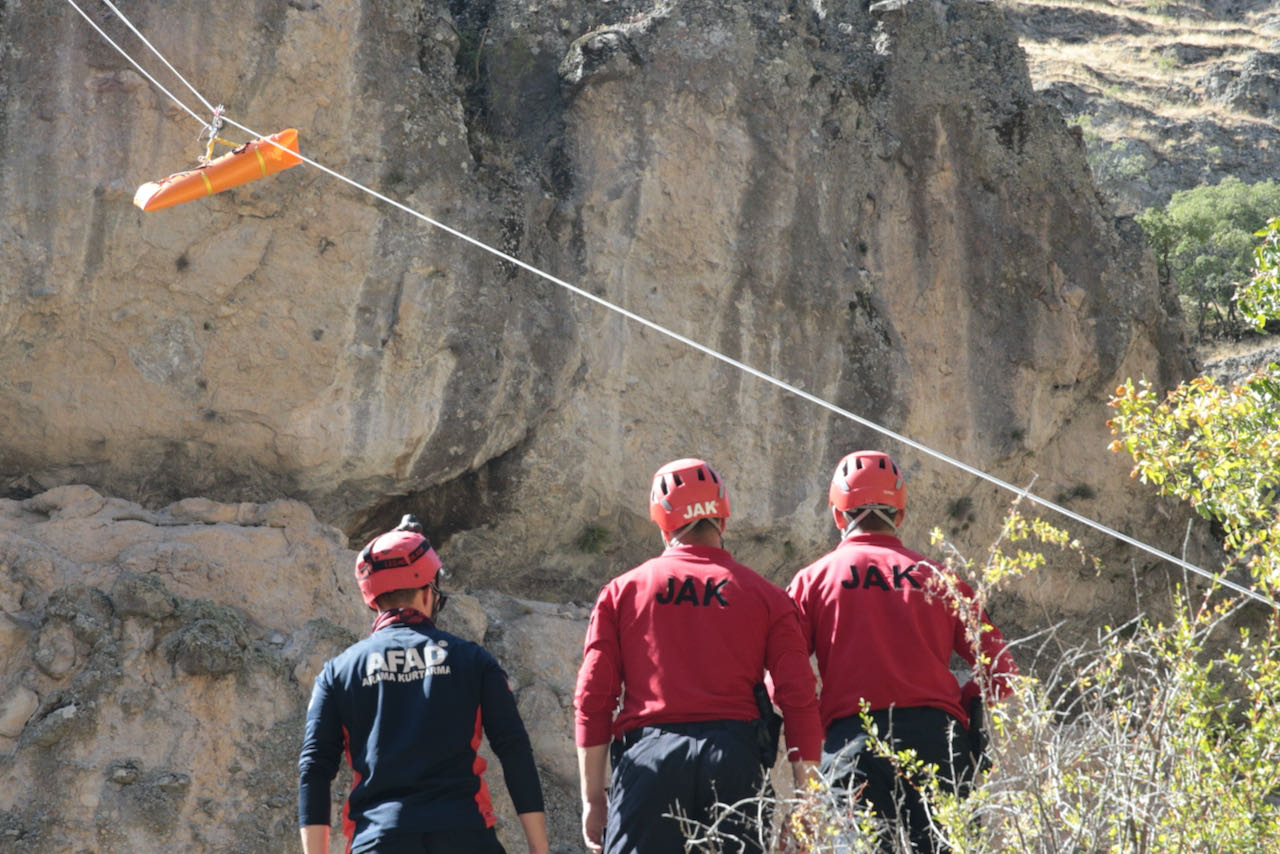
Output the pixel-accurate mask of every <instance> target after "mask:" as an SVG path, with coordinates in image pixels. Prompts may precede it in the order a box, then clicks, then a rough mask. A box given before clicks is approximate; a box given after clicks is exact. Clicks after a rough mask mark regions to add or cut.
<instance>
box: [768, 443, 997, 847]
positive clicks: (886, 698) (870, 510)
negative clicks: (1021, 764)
mask: <svg viewBox="0 0 1280 854" xmlns="http://www.w3.org/2000/svg"><path fill="white" fill-rule="evenodd" d="M828 498H829V504H830V507H831V512H832V518H833V520H834V521H835V524H836V528H837V529H839V531H840V544H839V545H837V546H836V547H835V549H834V550H832V551H831V552H829V553H828V554H827V555H825V556H824V557H822V558H821V559H820V560H818V561H816V562H815V563H813V564H811V565H810V566H808V567H806V568H804V569H802V570H800V571H799V572H798V573H796V576H795V578H794V579H793V580H792V582H791V584H790V586H789V587H788V588H787V592H788V593H790V595H791V597H792V599H794V600H795V603H796V606H797V607H798V608H799V611H800V622H801V626H802V628H803V630H804V632H805V636H806V638H807V640H808V644H809V649H810V650H811V651H812V652H813V653H814V654H815V655H816V657H817V661H818V676H819V680H820V683H821V685H822V691H821V700H820V707H821V714H822V725H823V728H824V731H825V739H824V742H823V749H822V770H823V774H824V776H826V777H827V778H828V779H834V780H836V781H837V785H841V786H848V787H849V789H850V791H854V790H857V788H858V787H859V786H865V787H864V788H862V790H861V796H862V797H864V798H866V799H867V800H868V801H869V802H870V804H871V806H872V808H873V809H874V811H875V812H876V814H877V815H879V816H880V817H882V818H885V819H888V820H890V821H892V822H895V824H896V828H897V830H896V831H895V832H898V833H899V834H901V831H905V832H906V834H907V837H908V838H909V840H910V844H911V845H912V847H913V848H914V850H916V851H934V850H936V846H935V842H934V838H933V834H931V833H930V830H929V818H928V811H927V804H925V803H924V802H923V800H922V799H921V797H920V795H919V792H918V789H916V788H915V787H914V786H913V785H911V784H909V783H907V782H905V781H904V780H903V779H902V777H901V775H899V774H897V773H896V772H895V768H894V766H893V763H892V762H891V761H890V760H889V759H887V758H883V757H877V756H875V755H873V753H872V751H871V750H870V748H869V746H868V745H867V732H866V727H865V726H864V724H863V720H862V717H861V713H862V712H863V711H864V710H865V711H868V712H869V713H870V715H869V717H870V719H871V721H872V722H873V723H874V724H875V729H876V731H877V732H878V734H879V736H880V738H882V739H886V740H888V741H889V743H890V744H891V745H892V747H893V749H894V750H895V751H898V750H902V749H906V748H912V749H914V750H915V751H916V752H917V756H918V757H919V759H920V760H921V761H922V762H924V763H925V764H929V763H935V764H936V765H937V766H938V769H939V770H938V775H939V780H940V783H941V787H942V788H943V789H945V790H947V791H959V792H961V793H964V792H966V791H967V790H968V786H969V784H970V782H971V781H972V778H973V774H974V770H973V769H974V762H975V761H976V759H977V757H976V755H971V754H972V753H973V751H971V747H970V745H971V742H970V735H971V734H970V732H969V729H968V728H969V725H970V708H971V706H972V708H974V709H975V710H980V709H981V708H982V706H981V703H982V700H981V697H982V695H983V694H986V695H987V697H988V699H993V698H1000V697H1003V696H1004V695H1006V694H1007V693H1008V691H1009V689H1010V686H1009V684H1008V679H1009V677H1010V676H1011V675H1013V674H1016V673H1017V666H1016V665H1015V664H1014V661H1013V657H1012V656H1011V655H1010V654H1009V651H1008V649H1007V647H1006V645H1005V640H1004V637H1003V636H1002V635H1001V633H1000V632H999V630H997V629H996V628H995V626H993V625H992V624H991V622H990V620H989V619H988V618H987V615H986V614H985V613H983V612H982V611H981V609H980V608H978V606H976V605H974V604H973V591H972V589H971V588H970V587H969V586H968V585H967V584H965V583H964V581H962V580H961V579H959V578H958V577H956V576H955V575H954V574H952V573H950V571H949V570H947V569H945V568H944V567H942V566H940V565H937V564H934V563H931V562H930V561H929V560H928V559H926V558H925V557H924V556H923V555H920V554H917V553H916V552H913V551H910V550H909V549H907V548H905V547H904V546H903V545H902V542H901V541H900V540H899V539H898V536H897V530H898V527H899V526H901V525H902V522H903V519H904V518H905V516H906V508H907V493H906V487H905V485H904V483H903V478H902V473H901V472H900V471H899V470H898V467H897V465H895V464H894V462H893V460H892V459H890V458H889V457H888V455H886V454H883V453H881V452H879V451H855V452H854V453H852V454H849V455H848V456H846V457H845V458H844V459H842V460H841V461H840V464H839V465H837V466H836V470H835V474H834V475H833V476H832V479H831V487H830V490H829V493H828ZM966 617H972V620H969V621H967V620H966ZM972 626H981V632H980V637H981V640H980V642H979V645H978V647H977V648H975V646H974V643H973V640H972V637H973V634H974V633H973V632H971V631H970V628H971V627H972ZM953 652H954V653H956V654H957V655H959V656H960V657H961V658H962V659H964V660H965V661H966V662H968V664H969V665H970V667H971V668H973V671H974V673H975V675H976V677H977V678H975V679H973V680H970V681H968V682H966V683H965V684H964V685H963V686H961V685H960V684H959V681H958V680H957V678H956V676H955V675H954V674H953V673H952V672H951V669H950V661H951V654H952V653H953ZM974 735H976V733H975V734H974ZM882 843H883V845H884V847H886V848H891V847H892V846H891V843H890V842H889V841H888V838H887V837H886V838H884V839H883V840H882Z"/></svg>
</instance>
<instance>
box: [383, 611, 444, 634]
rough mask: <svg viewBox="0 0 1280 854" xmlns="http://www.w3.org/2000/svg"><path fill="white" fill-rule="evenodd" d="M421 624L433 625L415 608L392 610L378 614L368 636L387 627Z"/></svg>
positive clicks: (429, 619)
mask: <svg viewBox="0 0 1280 854" xmlns="http://www.w3.org/2000/svg"><path fill="white" fill-rule="evenodd" d="M423 623H426V624H427V625H434V624H433V623H432V622H431V618H430V617H428V616H427V615H426V614H424V613H422V612H421V611H419V610H418V609H417V608H392V609H391V610H390V611H383V612H381V613H379V614H378V617H377V619H375V620H374V621H373V628H372V629H370V630H369V634H373V633H374V632H376V631H378V630H379V629H385V628H386V627H387V626H417V625H421V624H423Z"/></svg>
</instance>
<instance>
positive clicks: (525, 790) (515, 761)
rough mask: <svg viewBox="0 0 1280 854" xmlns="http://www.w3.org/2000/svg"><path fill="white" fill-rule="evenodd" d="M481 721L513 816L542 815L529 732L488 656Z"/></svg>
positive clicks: (503, 675) (502, 676) (498, 669)
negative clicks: (495, 757) (507, 794)
mask: <svg viewBox="0 0 1280 854" xmlns="http://www.w3.org/2000/svg"><path fill="white" fill-rule="evenodd" d="M480 720H481V722H482V723H483V725H484V734H485V738H487V739H488V740H489V746H490V747H492V748H493V752H494V753H495V754H496V755H497V757H498V761H499V762H501V763H502V777H503V779H504V780H505V781H506V783H507V792H508V793H509V794H510V795H511V804H512V806H514V807H515V810H516V813H517V814H519V813H528V812H542V811H543V802H542V783H541V781H540V780H539V779H538V766H537V764H536V763H535V762H534V759H533V747H532V746H531V745H530V744H529V733H528V731H527V730H526V729H525V727H524V721H523V720H522V719H521V718H520V711H519V709H518V708H517V707H516V698H515V696H514V695H513V694H512V693H511V687H510V685H509V684H508V682H507V674H506V673H505V672H504V671H503V669H502V667H501V666H499V664H498V662H497V661H496V660H495V659H493V658H492V657H490V656H486V662H485V666H484V676H483V681H482V683H481V686H480Z"/></svg>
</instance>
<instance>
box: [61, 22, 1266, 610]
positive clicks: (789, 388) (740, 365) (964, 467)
mask: <svg viewBox="0 0 1280 854" xmlns="http://www.w3.org/2000/svg"><path fill="white" fill-rule="evenodd" d="M67 2H68V3H71V4H72V5H73V6H74V5H75V3H74V2H73V0H67ZM103 2H104V3H105V2H108V0H103ZM108 5H110V4H109V3H108ZM113 8H114V7H113ZM77 9H78V7H77ZM81 14H82V15H83V14H84V13H83V12H81ZM117 14H119V13H118V12H117ZM121 17H122V18H123V16H121ZM87 19H88V18H87V16H86V20H87ZM91 23H92V22H91ZM94 28H95V29H98V28H97V26H96V25H95V26H94ZM130 28H132V25H131V24H130ZM98 32H99V33H101V32H102V30H100V29H99V30H98ZM135 32H136V31H135ZM103 37H104V38H105V37H106V35H105V33H104V34H103ZM107 40H108V41H111V40H110V39H107ZM111 45H112V46H113V47H115V48H116V50H118V51H120V50H121V49H120V47H119V46H118V45H116V44H115V42H111ZM152 50H154V48H152ZM121 53H123V51H121ZM126 58H128V59H129V61H130V62H133V60H132V59H131V58H129V57H128V55H127V54H126ZM167 64H168V63H167V62H166V65H167ZM134 65H135V66H137V63H134ZM139 70H141V69H139ZM144 73H145V72H144ZM176 73H177V72H175V74H176ZM147 79H149V80H150V79H152V78H151V77H150V75H147ZM152 82H154V80H153V81H152ZM184 82H185V81H184ZM156 85H157V86H158V85H159V84H156ZM187 85H188V86H190V85H191V84H189V83H188V84H187ZM161 91H164V89H163V87H161ZM193 91H194V89H193ZM165 94H166V95H168V94H169V93H168V92H167V91H166V92H165ZM169 97H170V98H173V96H172V95H169ZM197 97H199V95H198V93H197ZM174 100H175V101H176V99H174ZM200 100H201V101H203V102H204V103H206V104H207V103H208V102H207V101H205V100H204V98H203V97H201V98H200ZM179 103H180V102H179ZM187 112H191V111H190V110H188V111H187ZM192 115H193V117H194V118H195V119H196V120H197V121H201V119H200V117H199V116H196V115H195V114H194V113H192ZM223 120H224V121H225V122H226V123H227V124H229V125H232V126H233V127H236V128H239V129H240V130H242V131H244V132H245V133H248V134H250V135H251V136H252V137H254V138H255V139H265V140H266V141H267V142H270V143H271V144H272V145H275V146H276V147H277V148H279V149H281V150H282V151H288V153H289V154H291V155H292V156H294V157H297V158H298V159H299V160H301V161H302V162H304V163H306V164H308V165H309V166H312V167H313V168H315V169H318V170H320V171H321V172H324V173H325V174H326V175H330V176H332V177H334V178H337V179H338V180H339V181H342V182H344V183H346V184H349V185H350V186H352V187H354V188H355V189H357V190H360V191H361V192H363V193H366V194H367V195H370V196H372V197H373V198H375V199H378V200H379V201H381V202H383V203H385V204H388V205H390V206H392V207H394V208H396V209H397V210H400V211H403V212H404V213H407V214H409V215H410V216H412V217H415V218H417V219H419V220H421V221H422V222H425V223H427V224H428V225H431V226H433V227H435V228H438V229H440V230H441V231H444V232H446V233H447V234H450V235H452V236H454V237H456V238H458V239H459V240H462V241H464V242H466V243H469V244H471V245H472V246H475V247H476V248H477V249H480V250H482V251H484V252H488V253H489V254H490V255H493V256H495V257H497V258H499V259H501V260H503V261H506V262H507V263H509V264H514V265H515V266H517V267H519V268H521V269H523V270H526V271H528V272H530V273H532V274H534V275H535V276H538V277H539V278H542V279H545V280H546V281H548V282H551V283H552V284H554V285H557V286H559V287H561V288H564V289H565V290H567V291H569V292H571V293H573V294H576V295H578V296H580V297H582V298H583V299H586V300H589V301H591V302H593V303H596V304H597V305H599V306H601V307H603V308H606V309H608V310H609V311H612V312H614V313H616V314H619V315H621V316H622V317H625V318H627V319H628V320H631V321H633V322H635V323H638V324H640V325H641V326H644V327H645V328H647V329H652V330H653V331H654V332H657V333H659V334H660V335H664V336H666V337H667V338H670V339H672V340H673V341H677V342H679V343H681V344H684V345H685V346H686V347H690V348H692V349H694V350H697V351H698V352H700V353H702V354H704V355H707V356H710V357H711V358H713V359H716V360H718V361H720V362H723V363H725V364H726V365H729V366H730V367H733V368H735V369H737V370H739V371H742V372H743V373H746V374H749V375H751V376H753V377H755V378H756V379H759V380H762V381H764V382H766V383H768V384H770V385H773V386H775V387H777V388H779V389H781V390H783V391H785V392H788V393H790V394H792V395H795V396H796V397H799V398H801V399H803V400H806V401H808V402H809V403H812V404H814V405H815V406H820V407H822V408H823V409H826V410H828V411H829V412H832V413H833V414H835V415H839V416H840V417H842V418H845V419H847V420H849V421H853V422H855V423H857V424H861V425H862V426H863V427H866V428H868V429H870V430H874V431H875V432H877V433H880V434H881V435H883V436H886V437H888V438H890V439H893V440H894V441H897V442H901V443H902V444H903V445H906V446H907V447H909V448H913V449H915V450H917V451H919V452H920V453H922V454H925V455H927V456H930V457H933V458H934V459H936V460H939V461H941V462H943V463H946V464H948V465H951V466H954V467H955V468H958V469H960V470H961V471H964V472H966V473H968V474H970V475H972V476H973V477H976V478H978V479H980V480H985V481H987V482H988V483H990V484H993V485H994V486H997V487H999V488H1000V489H1003V490H1006V491H1008V492H1011V493H1013V494H1015V495H1017V496H1018V497H1019V498H1021V499H1023V500H1025V501H1029V502H1031V503H1033V504H1036V505H1039V506H1040V507H1043V508H1044V509H1046V510H1051V511H1053V512H1055V513H1058V514H1059V515H1062V516H1065V517H1066V518H1068V519H1071V520H1072V521H1074V522H1077V523H1079V524H1081V525H1084V526H1085V527H1087V528H1091V529H1093V530H1094V531H1097V532H1099V533H1102V534H1104V535H1107V536H1110V537H1112V538H1114V539H1116V540H1119V541H1120V542H1122V543H1126V544H1127V545H1129V546H1132V547H1133V548H1136V549H1139V550H1140V551H1144V552H1146V553H1148V554H1150V555H1152V556H1154V557H1157V558H1159V559H1161V560H1164V561H1167V562H1169V563H1171V564H1173V565H1174V566H1177V567H1180V568H1182V569H1183V570H1186V571H1188V572H1192V573H1195V574H1196V575H1199V576H1201V577H1202V578H1205V579H1208V580H1209V581H1211V582H1213V583H1215V584H1219V585H1221V586H1223V587H1226V588H1228V589H1230V590H1233V591H1235V592H1237V593H1239V594H1241V595H1243V596H1247V597H1249V598H1251V599H1255V600H1257V601H1258V602H1261V603H1263V604H1265V605H1268V606H1269V607H1271V608H1272V609H1275V610H1280V603H1278V602H1276V601H1275V600H1273V599H1271V598H1270V597H1268V596H1266V595H1265V594H1263V593H1259V592H1258V591H1256V590H1253V589H1251V588H1248V587H1245V586H1243V585H1241V584H1237V583H1236V582H1234V581H1232V580H1230V579H1228V578H1226V577H1224V576H1223V575H1221V574H1218V573H1214V572H1211V571H1209V570H1207V569H1203V568H1202V567H1199V566H1196V565H1195V564H1193V563H1189V562H1187V561H1185V560H1182V559H1181V558H1178V557H1175V556H1174V555H1171V554H1169V553H1168V552H1165V551H1162V550H1160V549H1158V548H1156V547H1155V546H1152V545H1148V544H1147V543H1144V542H1142V541H1141V540H1137V539H1135V538H1133V537H1131V536H1129V535H1128V534H1123V533H1121V532H1120V531H1117V530H1116V529H1114V528H1111V527H1109V526H1107V525H1104V524H1102V523H1101V522H1095V521H1094V520H1092V519H1090V518H1088V517H1086V516H1081V515H1080V514H1079V513H1076V512H1074V511H1072V510H1068V509H1067V508H1066V507H1062V506H1061V505H1058V504H1055V503H1054V502H1052V501H1049V500H1048V499H1045V498H1041V497H1039V496H1037V495H1033V494H1032V493H1031V492H1029V491H1028V490H1026V489H1023V488H1021V487H1017V486H1014V485H1013V484H1011V483H1008V482H1007V481H1004V480H1001V479H1000V478H998V477H996V476H995V475H992V474H988V473H987V472H985V471H982V470H981V469H978V468H975V467H973V466H971V465H969V464H968V463H965V462H963V461H961V460H958V459H956V458H954V457H952V456H949V455H948V454H945V453H943V452H941V451H936V450H934V449H933V448H930V447H929V446H927V445H924V444H921V443H920V442H917V441H915V440H914V439H910V438H908V437H906V436H903V435H902V434H900V433H897V432H895V431H893V430H891V429H889V428H888V427H884V426H882V425H880V424H877V423H875V422H874V421H870V420H868V419H866V418H863V417H862V416H860V415H858V414H856V413H853V412H850V411H849V410H847V409H844V408H842V407H839V406H836V405H835V404H834V403H831V402H829V401H826V400H824V399H822V398H820V397H817V396H816V395H813V394H810V393H809V392H807V391H805V390H803V389H801V388H798V387H797V386H795V385H792V384H791V383H788V382H785V381H783V380H780V379H778V378H777V377H774V376H772V375H770V374H766V373H765V372H763V371H760V370H757V369H756V368H753V367H751V366H750V365H748V364H746V363H744V362H740V361H738V360H737V359H734V358H733V357H731V356H727V355H725V354H724V353H721V352H719V351H717V350H714V349H712V348H710V347H708V346H706V345H704V344H701V343H699V342H697V341H695V340H693V339H692V338H689V337H688V336H686V335H681V334H680V333H678V332H676V331H674V330H671V329H668V328H667V327H665V326H662V325H661V324H659V323H656V322H654V321H652V320H649V319H648V318H646V317H642V316H641V315H639V314H636V313H635V312H633V311H630V310H628V309H625V308H623V307H621V306H619V305H617V304H615V303H612V302H610V301H609V300H606V299H604V298H603V297H599V296H596V295H595V294H593V293H591V292H590V291H586V290H583V289H582V288H580V287H578V286H577V285H574V284H571V283H570V282H567V281H565V280H564V279H561V278H559V277H557V276H553V275H551V274H550V273H547V272H545V271H543V270H540V269H538V268H537V267H534V266H533V265H531V264H528V263H526V262H524V261H522V260H520V259H519V258H516V257H514V256H512V255H508V254H507V253H506V252H503V251H502V250H500V249H497V248H495V247H493V246H490V245H489V244H487V243H484V242H483V241H481V240H478V239H477V238H474V237H472V236H470V235H469V234H465V233H463V232H461V231H458V230H457V229H455V228H452V227H451V226H449V225H446V224H445V223H443V222H440V221H439V220H436V219H433V218H432V217H430V216H428V215H427V214H425V213H422V212H421V211H417V210H414V209H413V208H410V207H408V206H407V205H405V204H403V203H401V202H398V201H396V200H395V199H392V198H390V197H389V196H386V195H383V194H382V193H379V192H378V191H377V190H374V189H372V188H370V187H367V186H365V185H364V184H361V183H360V182H359V181H356V180H355V179H353V178H348V177H347V176H346V175H343V174H341V173H339V172H335V171H334V170H333V169H330V168H329V167H328V166H325V165H323V164H321V163H318V162H316V161H315V160H312V159H311V158H309V157H307V156H305V155H302V154H297V153H295V152H292V151H289V150H288V149H286V148H285V147H284V146H282V145H279V144H277V143H275V142H274V141H272V140H270V139H268V138H267V136H266V135H265V134H262V133H259V132H258V131H256V130H254V129H252V128H250V127H246V126H245V125H242V124H240V123H239V122H237V121H234V120H233V119H230V118H227V117H225V116H224V117H223Z"/></svg>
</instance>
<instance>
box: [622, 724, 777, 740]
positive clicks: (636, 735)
mask: <svg viewBox="0 0 1280 854" xmlns="http://www.w3.org/2000/svg"><path fill="white" fill-rule="evenodd" d="M755 725H756V722H755V721H739V720H732V719H725V720H711V721H688V722H676V723H661V724H647V725H645V726H639V727H636V728H635V729H629V730H627V731H626V732H624V733H623V734H622V737H621V738H620V739H619V740H620V741H621V742H622V744H623V746H624V747H630V746H631V745H633V744H635V743H636V742H637V741H639V740H640V739H642V738H644V737H645V736H646V735H655V734H658V733H668V734H670V735H688V736H698V735H705V734H707V733H709V732H717V731H721V730H730V731H732V730H741V731H742V733H743V734H744V735H749V736H750V737H751V738H753V739H754V738H755Z"/></svg>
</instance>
